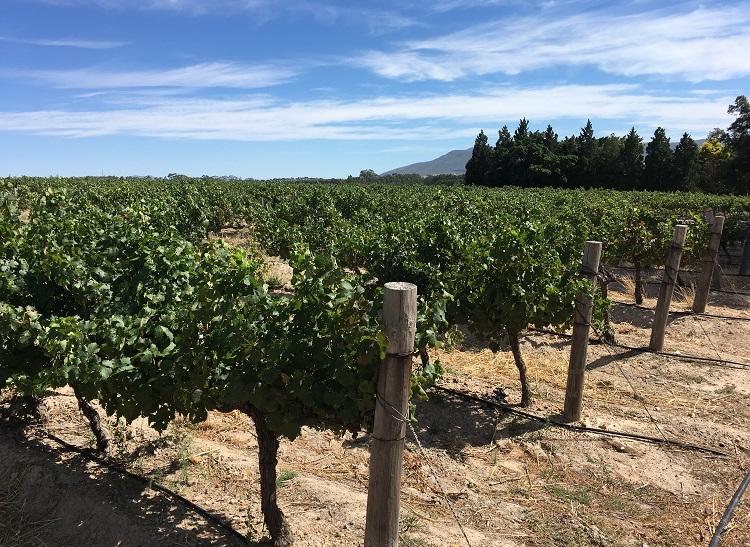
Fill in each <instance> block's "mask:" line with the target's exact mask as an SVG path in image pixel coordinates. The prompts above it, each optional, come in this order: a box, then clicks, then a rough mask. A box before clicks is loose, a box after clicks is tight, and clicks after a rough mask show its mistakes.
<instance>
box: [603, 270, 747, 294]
mask: <svg viewBox="0 0 750 547" xmlns="http://www.w3.org/2000/svg"><path fill="white" fill-rule="evenodd" d="M681 271H684V270H681ZM724 275H729V274H724ZM607 283H610V284H611V283H620V284H622V281H620V280H619V279H610V280H609V281H607ZM643 284H644V285H661V281H643ZM709 292H714V293H720V294H734V295H737V296H750V292H745V291H727V290H724V289H709Z"/></svg>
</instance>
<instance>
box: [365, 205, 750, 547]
mask: <svg viewBox="0 0 750 547" xmlns="http://www.w3.org/2000/svg"><path fill="white" fill-rule="evenodd" d="M723 227H724V217H723V216H721V215H717V216H716V217H715V219H714V221H713V223H712V227H711V236H710V238H709V241H708V246H707V250H706V254H705V256H704V258H703V261H702V267H701V273H700V279H699V281H698V285H697V287H696V293H695V300H694V302H693V311H694V312H695V313H703V312H705V310H706V302H707V301H708V293H709V290H710V288H711V279H712V277H713V276H714V271H715V270H716V267H717V265H718V263H719V245H720V242H721V232H722V230H723ZM687 230H688V227H687V226H686V225H684V224H678V225H677V226H676V227H675V231H674V238H673V240H672V246H671V248H670V250H669V254H668V256H667V260H666V265H665V268H664V276H663V279H662V283H661V288H660V291H659V299H658V302H657V304H656V312H655V314H654V321H653V324H652V328H651V341H650V344H649V347H650V349H652V350H655V351H660V350H661V349H662V348H663V346H664V333H665V331H666V326H667V318H668V316H669V307H670V304H671V301H672V293H673V292H674V286H675V282H676V280H677V274H678V272H679V270H680V260H681V258H682V250H683V246H684V244H685V236H686V235H687ZM748 231H749V234H748V236H749V237H748V240H750V228H749V230H748ZM749 247H750V245H748V242H747V241H746V243H745V249H744V254H743V264H744V267H745V270H747V263H748V261H750V249H749ZM601 251H602V244H601V242H599V241H587V242H586V245H585V248H584V252H583V264H582V273H583V275H584V276H585V277H586V278H588V279H589V280H590V281H591V282H592V284H593V283H594V281H595V280H596V275H597V272H598V271H599V260H600V258H601ZM592 307H593V295H592V294H591V293H589V292H583V293H581V294H579V295H578V298H577V300H576V306H575V315H574V320H573V343H572V347H571V352H570V362H569V366H568V380H567V387H566V390H565V406H564V412H563V414H564V416H565V419H566V420H568V421H577V420H579V419H580V418H581V408H582V405H583V386H584V379H585V371H586V359H587V352H588V341H589V330H590V323H591V312H592ZM416 320H417V287H416V285H413V284H411V283H402V282H395V283H386V284H385V293H384V298H383V328H384V330H385V334H386V335H387V338H388V346H387V348H386V358H385V360H383V362H382V363H381V368H380V372H379V374H378V386H377V389H378V395H377V404H376V407H375V422H374V426H373V434H372V444H371V449H370V476H369V484H368V491H367V517H366V524H365V547H395V546H397V545H398V535H399V510H400V493H401V472H402V466H403V451H404V440H405V437H406V430H407V420H408V414H409V409H408V407H409V398H410V377H411V359H412V358H411V354H412V351H413V348H414V338H415V334H416Z"/></svg>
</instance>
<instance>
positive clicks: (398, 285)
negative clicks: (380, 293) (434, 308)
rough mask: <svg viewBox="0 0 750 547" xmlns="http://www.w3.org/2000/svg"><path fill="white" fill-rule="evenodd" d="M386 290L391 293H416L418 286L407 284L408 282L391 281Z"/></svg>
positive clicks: (386, 285)
mask: <svg viewBox="0 0 750 547" xmlns="http://www.w3.org/2000/svg"><path fill="white" fill-rule="evenodd" d="M385 288H386V289H388V290H389V291H406V292H411V291H416V290H417V286H416V285H415V284H414V283H407V282H406V281H389V282H388V283H386V284H385Z"/></svg>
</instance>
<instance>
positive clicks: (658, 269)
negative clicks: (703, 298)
mask: <svg viewBox="0 0 750 547" xmlns="http://www.w3.org/2000/svg"><path fill="white" fill-rule="evenodd" d="M607 267H608V268H617V269H619V270H631V271H635V267H634V266H607ZM649 269H652V270H654V271H657V272H660V271H662V268H641V271H646V270H649ZM683 272H684V273H694V274H699V273H701V272H700V270H680V273H683ZM722 275H725V276H727V277H750V274H733V273H723V274H722Z"/></svg>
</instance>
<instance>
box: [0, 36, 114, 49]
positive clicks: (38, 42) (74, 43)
mask: <svg viewBox="0 0 750 547" xmlns="http://www.w3.org/2000/svg"><path fill="white" fill-rule="evenodd" d="M0 42H8V43H12V44H24V45H29V46H43V47H72V48H79V49H114V48H118V47H123V46H126V45H128V42H115V41H107V40H80V39H76V38H69V39H43V38H17V37H13V36H0Z"/></svg>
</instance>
